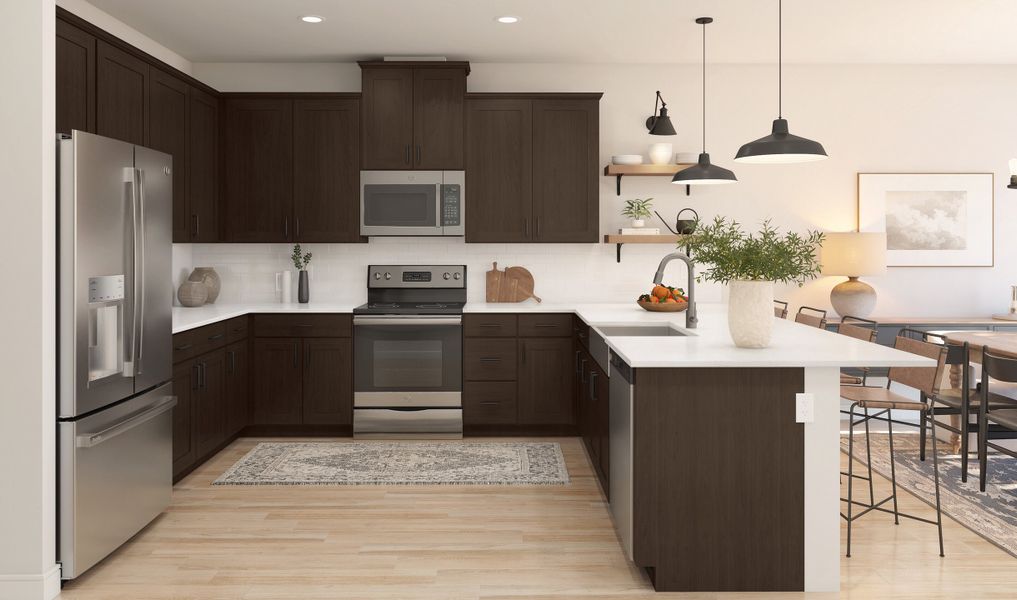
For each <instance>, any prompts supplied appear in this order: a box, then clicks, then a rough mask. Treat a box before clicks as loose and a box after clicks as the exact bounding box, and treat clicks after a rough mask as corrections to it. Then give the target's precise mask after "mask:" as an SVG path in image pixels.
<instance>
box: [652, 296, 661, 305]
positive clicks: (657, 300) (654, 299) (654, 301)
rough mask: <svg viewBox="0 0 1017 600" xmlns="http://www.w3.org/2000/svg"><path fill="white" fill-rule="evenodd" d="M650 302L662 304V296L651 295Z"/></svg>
mask: <svg viewBox="0 0 1017 600" xmlns="http://www.w3.org/2000/svg"><path fill="white" fill-rule="evenodd" d="M650 302H651V303H653V304H660V298H658V297H656V296H650Z"/></svg>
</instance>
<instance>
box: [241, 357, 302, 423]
mask: <svg viewBox="0 0 1017 600" xmlns="http://www.w3.org/2000/svg"><path fill="white" fill-rule="evenodd" d="M302 361H303V357H302V356H301V343H300V340H299V339H296V338H272V339H256V340H254V357H253V361H252V363H253V364H252V368H253V369H254V377H253V378H252V380H251V383H252V384H253V385H254V390H253V391H254V394H253V396H254V404H253V408H254V413H253V414H252V415H251V421H252V422H253V423H255V424H258V425H289V424H298V423H300V422H302V421H303V400H302V393H303V392H302V389H301V388H302V387H303V371H302V366H301V362H302Z"/></svg>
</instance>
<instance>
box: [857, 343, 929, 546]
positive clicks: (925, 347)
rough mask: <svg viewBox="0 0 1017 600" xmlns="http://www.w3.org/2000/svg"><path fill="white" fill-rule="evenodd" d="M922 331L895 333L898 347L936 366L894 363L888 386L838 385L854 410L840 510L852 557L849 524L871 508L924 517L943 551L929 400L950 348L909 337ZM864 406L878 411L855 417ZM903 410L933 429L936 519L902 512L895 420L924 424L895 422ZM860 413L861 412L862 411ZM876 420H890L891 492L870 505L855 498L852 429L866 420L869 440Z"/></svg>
mask: <svg viewBox="0 0 1017 600" xmlns="http://www.w3.org/2000/svg"><path fill="white" fill-rule="evenodd" d="M914 334H918V335H922V334H923V332H915V331H913V330H908V329H904V330H901V333H900V334H899V335H898V336H897V339H896V340H895V342H894V348H896V349H898V350H902V351H905V352H911V353H913V354H918V355H920V356H925V357H928V358H932V359H934V360H936V366H935V367H908V368H904V367H893V368H891V369H890V372H889V375H888V377H887V379H888V381H887V384H886V387H885V388H875V387H865V386H858V385H844V386H841V388H840V395H841V397H842V398H844V399H846V400H850V401H851V403H852V404H851V409H850V411H849V417H850V419H851V420H850V426H849V429H848V472H847V476H848V497H847V498H846V499H844V498H842V500H843V501H845V502H846V503H847V514H844V513H841V516H842V517H843V518H844V519H845V520H846V521H847V524H848V525H847V530H848V532H847V556H849V557H850V556H851V525H852V523H853V522H854V521H855V520H856V519H858V518H860V517H862V516H863V515H866V514H868V513H870V512H872V511H880V512H886V513H891V514H893V521H894V524H900V517H907V518H909V519H913V520H915V521H921V522H923V523H929V524H931V525H935V526H936V527H937V529H938V530H939V555H940V556H944V554H943V511H942V509H941V506H940V494H939V456H938V453H937V452H936V421H935V419H932V418H931V413H930V411H929V401H928V399H929V398H930V397H931V396H934V395H935V394H936V393H937V392H938V391H939V382H940V380H942V377H943V373H944V372H945V369H946V348H944V347H942V346H940V345H937V344H932V343H929V342H926V341H924V340H921V339H914V338H913V337H909V336H910V335H914ZM894 383H897V384H900V385H904V386H907V387H911V388H914V389H916V390H918V391H919V392H920V393H921V400H919V401H917V402H916V401H914V400H911V399H909V398H907V397H905V396H902V395H900V394H897V393H895V392H893V391H892V390H890V386H891V385H892V384H894ZM858 408H861V409H863V410H868V409H870V408H871V409H874V410H876V411H877V412H876V413H874V414H872V415H865V416H861V419H860V420H858V421H856V420H855V416H856V413H855V410H856V409H858ZM900 410H913V411H917V412H918V413H919V417H920V419H921V423H923V424H924V423H925V421H926V420H928V424H929V427H930V428H931V430H932V469H933V474H934V475H933V478H934V479H935V485H936V520H935V521H932V520H929V519H925V518H922V517H918V516H915V515H909V514H906V513H902V512H900V510H899V509H898V506H897V470H896V467H895V465H894V450H893V424H894V423H896V424H899V425H909V426H912V427H915V426H918V427H921V426H922V425H915V424H914V423H908V422H905V421H896V420H894V419H893V413H892V412H891V411H900ZM859 416H860V415H859ZM870 420H876V421H883V422H885V423H886V424H887V433H888V437H889V444H890V484H891V488H892V490H893V491H892V493H891V494H890V495H889V496H887V497H886V498H884V499H882V500H880V501H879V502H875V501H870V502H869V503H868V504H866V503H864V502H859V501H857V500H855V499H854V495H853V488H854V486H853V485H852V484H853V483H854V480H855V479H856V478H859V477H858V476H856V475H855V474H854V462H855V460H854V437H855V436H854V428H855V425H857V424H859V423H865V425H866V434H865V437H866V443H867V444H868V442H869V439H868V438H869V433H868V421H870ZM867 458H868V459H869V460H868V463H869V465H868V466H869V469H870V473H871V467H872V460H871V457H867ZM871 484H872V483H871V475H870V482H869V485H870V495H871ZM890 501H892V503H893V510H890V509H887V508H885V507H884V506H883V505H884V504H886V503H887V502H890ZM855 505H858V506H861V507H863V508H864V510H862V511H861V512H860V513H858V514H854V507H855Z"/></svg>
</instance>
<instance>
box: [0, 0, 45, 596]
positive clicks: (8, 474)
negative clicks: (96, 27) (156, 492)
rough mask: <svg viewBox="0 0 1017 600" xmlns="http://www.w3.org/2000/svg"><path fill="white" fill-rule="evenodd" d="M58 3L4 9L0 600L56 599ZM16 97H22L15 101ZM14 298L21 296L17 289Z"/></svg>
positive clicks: (0, 54) (0, 51) (0, 57)
mask: <svg viewBox="0 0 1017 600" xmlns="http://www.w3.org/2000/svg"><path fill="white" fill-rule="evenodd" d="M53 27H54V26H53V0H42V1H34V2H4V3H2V4H0V79H2V80H3V82H4V85H5V86H6V87H5V90H6V91H7V92H8V93H3V94H0V130H2V131H3V132H4V135H3V142H2V145H0V185H2V189H3V215H4V235H2V236H0V265H2V267H0V268H2V271H3V273H4V277H6V278H7V281H8V282H10V285H9V286H8V293H7V294H4V296H3V300H2V301H0V302H2V304H0V306H2V314H3V315H4V317H3V332H4V340H5V343H4V344H0V381H2V382H3V393H2V395H0V398H2V401H0V473H2V474H3V483H0V599H2V600H35V599H41V598H52V597H54V596H56V595H57V594H58V593H59V591H60V581H59V571H58V569H57V567H56V555H55V541H56V533H55V518H56V515H55V513H56V511H55V508H54V500H53V498H54V494H55V470H56V458H55V449H56V447H55V446H56V444H55V440H54V432H55V429H56V423H55V418H56V416H55V413H56V405H55V402H56V401H55V395H54V389H55V386H54V373H55V364H54V351H55V348H54V346H55V343H54V342H55V324H54V319H55V279H56V274H55V270H54V249H55V240H54V238H55V232H56V222H55V199H54V188H55V183H54V154H55V144H54V140H55V131H54V126H53V119H54V112H53V89H54V86H53V80H54V67H53V60H54V58H53V45H54V42H55V40H54V32H53ZM14 90H16V93H14ZM15 290H16V291H15Z"/></svg>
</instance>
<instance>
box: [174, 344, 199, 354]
mask: <svg viewBox="0 0 1017 600" xmlns="http://www.w3.org/2000/svg"><path fill="white" fill-rule="evenodd" d="M193 347H194V344H184V345H183V346H174V347H173V349H174V350H179V351H181V352H183V351H184V350H190V349H191V348H193Z"/></svg>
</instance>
